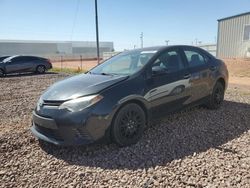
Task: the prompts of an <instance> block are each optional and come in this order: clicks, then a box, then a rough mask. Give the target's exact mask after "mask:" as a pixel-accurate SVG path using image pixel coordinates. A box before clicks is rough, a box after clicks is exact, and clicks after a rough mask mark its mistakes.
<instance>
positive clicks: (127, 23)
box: [0, 0, 250, 50]
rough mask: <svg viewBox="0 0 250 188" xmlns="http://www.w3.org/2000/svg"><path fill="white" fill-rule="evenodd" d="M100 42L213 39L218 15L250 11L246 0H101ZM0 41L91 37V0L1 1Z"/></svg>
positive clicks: (151, 43)
mask: <svg viewBox="0 0 250 188" xmlns="http://www.w3.org/2000/svg"><path fill="white" fill-rule="evenodd" d="M98 2H99V27H100V28H99V29H100V40H101V41H113V42H114V45H115V49H116V50H123V49H125V48H126V49H131V48H133V47H134V45H136V46H137V47H140V33H141V32H144V46H155V45H164V44H165V40H170V44H191V43H192V42H194V41H195V39H196V38H197V39H198V41H202V42H203V43H213V42H215V37H216V35H217V19H219V18H223V17H227V16H231V15H235V14H239V13H243V12H247V11H250V1H249V0H209V1H208V0H206V1H205V0H186V1H185V0H174V1H173V0H99V1H98ZM0 10H1V11H0V23H1V27H0V28H1V29H0V39H30V40H66V41H71V40H83V41H93V40H95V17H94V0H0Z"/></svg>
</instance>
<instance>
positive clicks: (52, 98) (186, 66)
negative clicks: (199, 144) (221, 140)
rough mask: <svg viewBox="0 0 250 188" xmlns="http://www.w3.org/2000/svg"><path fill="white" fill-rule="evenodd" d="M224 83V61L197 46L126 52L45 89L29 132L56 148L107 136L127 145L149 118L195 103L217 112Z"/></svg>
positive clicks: (141, 131)
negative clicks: (55, 145)
mask: <svg viewBox="0 0 250 188" xmlns="http://www.w3.org/2000/svg"><path fill="white" fill-rule="evenodd" d="M227 84H228V71H227V67H226V65H225V64H224V62H223V61H221V60H219V59H216V58H215V57H213V56H212V55H211V54H209V53H208V52H206V51H205V50H202V49H200V48H197V47H192V46H167V47H166V46H165V47H152V48H145V49H138V50H132V51H125V52H122V53H120V54H119V55H116V56H114V57H112V58H110V59H109V60H107V61H105V62H104V63H102V64H100V65H98V66H96V67H95V68H93V69H92V70H90V71H89V72H88V73H86V74H80V75H77V76H73V77H70V78H68V79H65V80H63V81H59V82H57V83H55V84H54V85H52V86H51V87H50V88H49V89H47V90H46V91H45V93H44V94H43V95H42V96H41V98H40V99H39V101H38V103H37V106H36V108H35V110H34V112H33V126H32V128H31V130H32V132H33V134H34V135H35V136H36V137H38V138H39V139H41V140H45V141H47V142H51V143H54V144H58V145H76V144H88V143H91V142H94V141H96V140H99V139H101V138H111V139H112V140H113V141H114V142H115V143H116V144H118V145H119V146H128V145H131V144H135V143H136V142H137V141H139V139H140V138H141V137H142V134H143V131H144V129H145V128H146V126H147V125H149V124H150V121H151V120H152V119H154V118H159V117H164V116H165V115H166V114H169V113H172V112H175V111H177V110H180V109H183V108H185V107H188V106H195V105H200V104H204V105H206V106H207V107H209V108H210V109H218V108H219V107H220V106H221V105H222V103H223V100H224V93H225V90H226V88H227ZM208 121H209V120H208ZM211 123H213V122H211Z"/></svg>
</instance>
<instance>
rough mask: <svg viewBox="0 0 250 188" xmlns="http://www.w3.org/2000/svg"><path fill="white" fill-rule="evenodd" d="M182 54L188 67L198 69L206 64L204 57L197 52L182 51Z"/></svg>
mask: <svg viewBox="0 0 250 188" xmlns="http://www.w3.org/2000/svg"><path fill="white" fill-rule="evenodd" d="M184 53H185V55H186V57H187V61H188V64H189V67H198V66H201V65H205V64H206V62H207V59H206V58H205V56H204V55H202V54H201V53H199V52H197V51H193V50H184Z"/></svg>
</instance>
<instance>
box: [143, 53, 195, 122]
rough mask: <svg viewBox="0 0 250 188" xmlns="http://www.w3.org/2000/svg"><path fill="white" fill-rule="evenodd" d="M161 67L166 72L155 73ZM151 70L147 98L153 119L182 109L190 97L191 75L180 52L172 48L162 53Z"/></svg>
mask: <svg viewBox="0 0 250 188" xmlns="http://www.w3.org/2000/svg"><path fill="white" fill-rule="evenodd" d="M160 67H161V68H164V70H165V71H163V72H158V73H157V72H154V71H153V70H154V69H159V68H160ZM161 68H160V69H161ZM150 69H152V71H151V72H152V76H151V78H149V79H148V80H147V85H148V92H147V94H146V98H147V99H148V100H149V101H150V104H151V109H152V115H153V117H159V116H162V115H163V114H165V113H169V112H173V111H176V110H178V109H180V108H181V107H182V106H183V104H184V103H185V101H186V100H187V99H188V98H189V97H190V96H189V95H188V90H189V89H190V83H189V79H190V74H189V71H188V69H187V65H186V64H185V61H184V57H183V55H182V54H181V53H180V50H179V49H178V48H172V49H168V50H167V51H164V52H162V53H161V54H160V55H159V57H158V58H157V59H156V60H155V61H154V62H153V63H152V65H151V67H150Z"/></svg>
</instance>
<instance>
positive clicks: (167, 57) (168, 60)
mask: <svg viewBox="0 0 250 188" xmlns="http://www.w3.org/2000/svg"><path fill="white" fill-rule="evenodd" d="M157 67H161V68H164V69H165V70H166V73H172V72H177V71H179V70H182V69H184V64H183V62H182V59H181V56H180V54H179V53H178V52H177V51H175V50H170V51H166V52H164V53H162V54H161V55H160V56H159V57H158V58H157V59H156V61H155V62H154V64H153V66H152V69H154V68H157Z"/></svg>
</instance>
